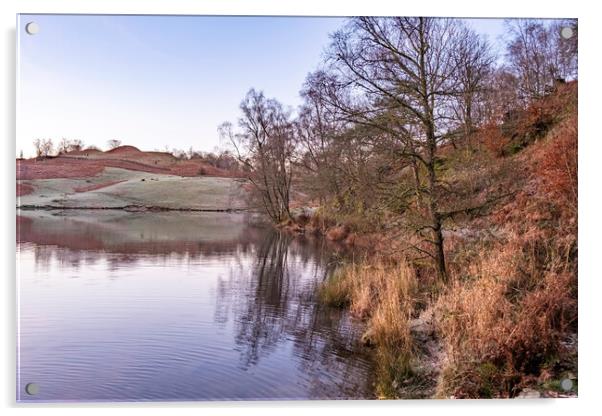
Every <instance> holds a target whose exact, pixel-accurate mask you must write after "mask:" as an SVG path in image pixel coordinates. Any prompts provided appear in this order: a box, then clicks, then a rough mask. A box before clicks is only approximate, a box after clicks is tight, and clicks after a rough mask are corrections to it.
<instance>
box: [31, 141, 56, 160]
mask: <svg viewBox="0 0 602 416" xmlns="http://www.w3.org/2000/svg"><path fill="white" fill-rule="evenodd" d="M33 146H34V147H35V149H36V156H37V157H48V156H50V155H52V152H53V150H54V144H53V143H52V139H35V140H34V142H33Z"/></svg>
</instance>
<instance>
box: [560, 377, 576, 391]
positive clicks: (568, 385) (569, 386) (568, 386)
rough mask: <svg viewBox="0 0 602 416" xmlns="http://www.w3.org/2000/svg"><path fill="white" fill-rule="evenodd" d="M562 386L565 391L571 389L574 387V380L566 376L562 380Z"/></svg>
mask: <svg viewBox="0 0 602 416" xmlns="http://www.w3.org/2000/svg"><path fill="white" fill-rule="evenodd" d="M560 387H562V390H564V391H571V389H572V388H573V380H571V379H569V378H565V379H564V380H562V381H561V382H560Z"/></svg>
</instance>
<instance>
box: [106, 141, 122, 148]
mask: <svg viewBox="0 0 602 416" xmlns="http://www.w3.org/2000/svg"><path fill="white" fill-rule="evenodd" d="M107 146H109V149H115V148H117V147H119V146H121V140H118V139H111V140H109V141H107Z"/></svg>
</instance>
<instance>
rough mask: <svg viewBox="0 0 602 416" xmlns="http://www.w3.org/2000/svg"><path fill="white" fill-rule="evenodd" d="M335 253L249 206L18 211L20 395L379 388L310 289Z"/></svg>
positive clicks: (356, 327) (347, 395)
mask: <svg viewBox="0 0 602 416" xmlns="http://www.w3.org/2000/svg"><path fill="white" fill-rule="evenodd" d="M339 257H340V254H339V253H338V252H337V250H336V249H334V248H333V247H332V246H330V245H328V244H327V243H326V242H325V241H323V240H321V239H309V238H303V237H301V238H294V237H292V236H290V235H287V234H283V233H278V232H276V231H274V230H273V229H272V228H271V227H269V226H265V225H262V224H261V223H258V222H257V221H256V220H254V219H253V218H252V217H250V216H248V215H246V214H232V213H229V214H225V213H176V212H159V213H151V212H144V213H127V212H123V211H102V210H99V211H77V210H73V212H69V213H68V215H67V213H61V212H56V211H54V212H53V211H20V212H18V216H17V275H18V276H17V277H18V279H17V289H18V300H17V306H18V337H17V343H18V358H17V359H18V361H17V362H18V369H17V370H18V371H17V400H18V401H23V402H36V401H43V402H49V401H61V402H63V401H190V400H297V399H365V398H373V397H374V393H373V387H372V379H371V374H372V363H371V359H370V355H369V352H368V351H366V350H365V349H364V348H363V347H361V346H360V345H359V343H358V339H359V338H360V335H361V332H362V330H363V328H362V325H361V324H360V323H358V322H356V321H353V320H351V319H350V318H349V316H348V315H347V313H346V312H345V311H341V310H338V309H333V308H330V307H327V306H324V305H322V304H320V303H319V302H318V301H317V299H316V287H317V285H318V284H319V283H320V282H321V281H323V280H324V279H325V278H326V277H327V276H328V273H329V272H330V271H331V270H332V268H333V265H334V264H336V261H337V259H338V258H339ZM29 383H35V384H36V385H37V386H38V388H39V390H38V392H37V393H36V394H34V395H30V394H28V393H26V391H25V386H26V385H28V384H29Z"/></svg>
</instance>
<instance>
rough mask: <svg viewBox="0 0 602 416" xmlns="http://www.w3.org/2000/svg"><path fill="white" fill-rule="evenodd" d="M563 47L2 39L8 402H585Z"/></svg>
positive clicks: (361, 27) (31, 21)
mask: <svg viewBox="0 0 602 416" xmlns="http://www.w3.org/2000/svg"><path fill="white" fill-rule="evenodd" d="M577 39H578V23H577V20H576V19H569V18H558V19H477V18H474V19H459V18H450V19H448V18H432V17H431V18H420V17H355V18H346V17H277V16H263V17H251V16H245V17H243V16H157V15H60V14H56V15H48V14H40V15H36V14H21V15H18V16H17V103H16V105H17V138H16V151H17V154H16V159H17V162H16V169H17V172H16V192H17V216H16V223H17V236H16V239H17V252H16V264H17V309H18V310H17V318H18V322H17V329H18V333H17V375H16V376H17V392H16V394H17V401H19V402H28V403H29V402H107V401H109V402H122V401H207V400H332V399H432V398H447V399H449V398H516V397H528V398H547V397H576V396H577V381H578V373H577V221H576V218H577V85H578V76H577Z"/></svg>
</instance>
